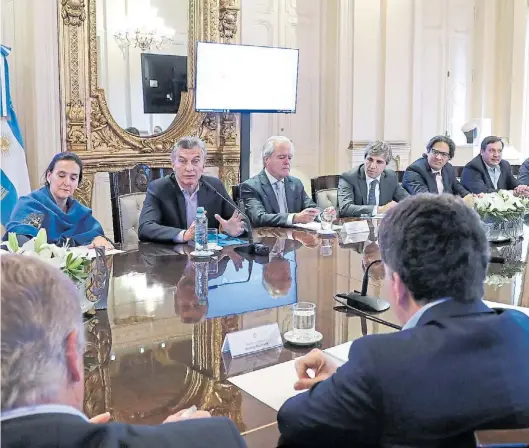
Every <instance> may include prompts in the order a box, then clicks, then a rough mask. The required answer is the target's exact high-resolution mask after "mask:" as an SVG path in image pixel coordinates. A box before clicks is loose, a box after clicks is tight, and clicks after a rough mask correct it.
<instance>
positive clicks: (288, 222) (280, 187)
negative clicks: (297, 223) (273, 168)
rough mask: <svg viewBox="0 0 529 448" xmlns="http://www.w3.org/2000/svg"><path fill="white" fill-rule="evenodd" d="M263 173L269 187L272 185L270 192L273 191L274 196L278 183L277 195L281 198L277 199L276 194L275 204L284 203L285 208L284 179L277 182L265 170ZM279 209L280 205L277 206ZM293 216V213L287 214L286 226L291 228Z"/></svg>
mask: <svg viewBox="0 0 529 448" xmlns="http://www.w3.org/2000/svg"><path fill="white" fill-rule="evenodd" d="M265 173H266V177H268V180H269V181H270V185H272V190H274V194H276V188H277V187H276V185H275V184H277V183H278V185H279V194H280V195H281V197H279V198H278V197H277V194H276V198H277V202H278V204H279V203H280V201H281V200H282V201H284V202H283V203H284V204H285V207H287V194H286V192H285V179H283V180H278V179H276V178H275V177H274V176H272V175H271V174H270V173H269V172H268V170H267V169H266V168H265ZM279 207H281V204H279ZM287 213H288V210H287ZM294 215H295V213H289V214H288V218H287V225H288V226H291V225H292V224H293V222H294Z"/></svg>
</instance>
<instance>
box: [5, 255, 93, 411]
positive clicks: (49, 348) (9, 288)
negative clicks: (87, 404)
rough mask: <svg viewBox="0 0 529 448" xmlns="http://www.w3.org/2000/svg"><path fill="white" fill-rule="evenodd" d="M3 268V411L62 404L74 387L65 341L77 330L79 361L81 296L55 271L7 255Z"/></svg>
mask: <svg viewBox="0 0 529 448" xmlns="http://www.w3.org/2000/svg"><path fill="white" fill-rule="evenodd" d="M0 263H1V267H2V273H1V278H2V297H1V306H2V313H1V314H2V315H1V324H2V328H1V337H2V349H1V350H2V352H1V355H2V361H1V365H2V370H1V373H2V398H1V403H2V405H1V406H2V408H1V409H2V411H5V410H9V409H14V408H18V407H21V406H32V405H37V404H42V403H50V402H51V403H53V402H57V401H58V400H59V399H60V397H59V394H60V393H61V391H62V390H63V389H64V388H65V387H66V385H67V384H68V381H69V379H68V375H69V371H68V367H67V365H66V350H65V340H66V338H67V336H68V335H69V334H70V333H71V332H72V331H74V330H76V331H77V335H78V341H77V343H78V350H79V355H80V356H83V352H84V326H83V321H82V315H81V307H80V300H79V293H78V291H77V288H76V287H75V285H74V284H73V282H72V281H71V280H70V279H69V278H68V277H66V275H64V274H63V273H62V272H60V271H59V270H58V269H56V268H54V267H53V266H51V265H49V264H47V263H45V262H44V261H41V260H39V259H37V258H34V257H28V256H24V255H11V254H5V255H1V256H0Z"/></svg>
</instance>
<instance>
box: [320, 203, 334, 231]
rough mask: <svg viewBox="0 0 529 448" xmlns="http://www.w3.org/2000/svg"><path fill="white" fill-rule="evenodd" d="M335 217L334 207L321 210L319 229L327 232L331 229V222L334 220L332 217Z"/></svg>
mask: <svg viewBox="0 0 529 448" xmlns="http://www.w3.org/2000/svg"><path fill="white" fill-rule="evenodd" d="M335 217H336V212H335V210H334V208H332V207H331V208H330V209H325V210H324V211H323V212H321V215H320V223H321V230H323V231H324V232H328V231H330V230H332V223H333V221H334V218H335Z"/></svg>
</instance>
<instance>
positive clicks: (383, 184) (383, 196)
mask: <svg viewBox="0 0 529 448" xmlns="http://www.w3.org/2000/svg"><path fill="white" fill-rule="evenodd" d="M379 188H380V197H379V198H378V203H379V205H385V204H387V203H388V202H391V201H392V199H393V195H391V194H390V193H391V191H390V189H389V188H388V184H387V179H386V173H384V172H382V175H381V176H380V186H379Z"/></svg>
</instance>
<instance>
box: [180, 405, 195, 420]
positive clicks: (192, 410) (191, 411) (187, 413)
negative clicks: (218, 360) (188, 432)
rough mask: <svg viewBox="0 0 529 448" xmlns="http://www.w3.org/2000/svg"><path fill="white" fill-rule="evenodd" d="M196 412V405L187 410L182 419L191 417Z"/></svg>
mask: <svg viewBox="0 0 529 448" xmlns="http://www.w3.org/2000/svg"><path fill="white" fill-rule="evenodd" d="M195 412H197V407H196V406H195V405H193V406H191V407H190V408H189V409H186V410H185V411H184V413H183V414H182V415H181V417H182V418H187V417H191V416H192V415H193V414H194V413H195Z"/></svg>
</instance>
